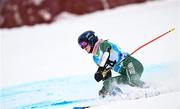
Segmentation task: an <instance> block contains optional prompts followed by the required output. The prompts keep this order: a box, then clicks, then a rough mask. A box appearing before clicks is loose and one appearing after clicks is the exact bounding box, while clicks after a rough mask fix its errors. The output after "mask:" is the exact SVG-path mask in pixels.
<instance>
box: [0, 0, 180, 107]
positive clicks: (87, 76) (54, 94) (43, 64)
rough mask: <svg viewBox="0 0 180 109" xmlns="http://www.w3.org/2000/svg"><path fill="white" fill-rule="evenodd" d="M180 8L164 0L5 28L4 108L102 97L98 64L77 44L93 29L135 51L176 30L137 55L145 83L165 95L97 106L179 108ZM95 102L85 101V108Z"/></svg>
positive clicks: (0, 36) (0, 34) (0, 94)
mask: <svg viewBox="0 0 180 109" xmlns="http://www.w3.org/2000/svg"><path fill="white" fill-rule="evenodd" d="M179 5H180V2H179V1H178V0H164V1H163V0H162V1H151V2H146V3H143V4H134V5H127V6H124V7H119V8H115V9H112V10H106V11H98V12H95V13H91V14H88V15H83V16H75V15H74V16H73V15H69V16H68V14H67V13H64V14H63V15H60V16H58V18H63V19H59V20H58V19H57V20H56V22H54V23H52V24H42V25H37V26H33V27H28V26H24V27H21V28H16V29H10V30H8V29H2V30H0V40H1V43H2V44H0V50H1V56H0V57H1V58H0V62H1V63H0V64H1V67H0V70H1V73H0V75H1V77H0V81H1V84H0V87H1V89H2V90H0V103H2V104H3V106H4V108H5V109H12V108H15V107H28V106H30V107H33V106H36V107H38V106H39V108H41V107H42V108H43V106H47V105H48V104H51V103H52V102H54V104H58V103H59V101H61V100H70V101H71V100H80V101H81V100H83V99H90V98H97V96H98V95H97V92H98V90H99V89H100V88H101V87H102V82H100V83H96V82H95V80H94V78H93V74H94V73H95V71H96V70H97V66H96V65H95V64H94V63H93V61H92V55H89V54H87V53H86V52H85V51H84V50H82V49H81V48H80V47H79V46H78V44H77V37H78V35H79V34H81V33H82V32H84V31H86V30H94V31H96V33H97V34H99V37H100V38H103V39H109V40H110V41H112V42H115V43H117V44H118V45H119V46H120V47H121V48H122V49H123V50H124V51H127V52H129V53H131V52H132V51H133V50H135V49H136V48H137V47H139V46H141V45H142V44H144V43H146V42H148V41H149V40H151V39H153V38H155V37H157V36H158V35H160V34H162V33H164V32H166V31H168V30H169V29H171V28H175V31H173V32H171V33H169V34H167V35H166V36H164V37H162V38H160V39H158V40H157V41H156V42H153V43H151V44H150V45H148V46H146V47H144V48H143V49H141V50H139V51H138V52H137V53H135V54H134V55H133V56H134V57H136V58H137V59H138V60H140V61H141V62H142V63H143V65H144V67H145V71H144V73H143V75H142V80H143V81H145V82H147V83H148V84H150V85H151V86H152V88H153V89H154V90H158V91H160V92H161V94H160V95H158V96H152V97H148V98H144V97H142V98H140V99H134V96H135V95H131V96H130V98H131V100H129V99H125V100H113V101H106V102H108V103H106V104H103V105H102V106H95V107H93V108H97V109H100V108H103V109H109V108H113V109H115V108H124V109H132V108H133V107H136V108H139V109H142V108H143V109H150V108H151V109H157V108H158V109H161V108H164V109H177V108H179V107H178V106H179V100H178V99H179V88H180V79H179V78H180V75H179V71H180V58H179V56H180V44H179V40H180V39H179V37H178V35H179V23H180V22H179V19H178V17H179V7H180V6H179ZM82 66H83V67H82ZM114 75H115V73H114ZM87 86H88V87H87ZM86 92H88V94H87V93H86ZM137 94H139V93H137ZM137 94H136V96H137ZM148 94H149V93H148ZM27 96H28V98H27ZM29 96H30V97H31V98H29ZM139 96H140V97H141V96H142V95H139ZM85 101H86V100H85ZM94 102H96V101H91V103H90V102H87V101H86V102H85V104H88V103H90V104H93V103H94ZM78 103H79V104H78ZM77 104H78V105H80V104H83V103H81V102H77V101H76V103H74V104H73V103H72V104H69V105H68V106H73V105H77ZM164 104H166V105H164ZM68 106H67V107H68ZM44 108H45V107H44ZM47 108H51V109H52V108H61V107H59V106H58V105H56V106H50V107H47ZM64 108H65V107H63V109H64Z"/></svg>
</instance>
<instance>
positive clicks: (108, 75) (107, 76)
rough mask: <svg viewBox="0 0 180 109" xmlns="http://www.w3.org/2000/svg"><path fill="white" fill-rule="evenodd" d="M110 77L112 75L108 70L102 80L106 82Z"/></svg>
mask: <svg viewBox="0 0 180 109" xmlns="http://www.w3.org/2000/svg"><path fill="white" fill-rule="evenodd" d="M111 76H112V73H111V70H109V71H108V72H107V73H106V76H105V77H104V78H103V80H106V79H108V78H109V77H111Z"/></svg>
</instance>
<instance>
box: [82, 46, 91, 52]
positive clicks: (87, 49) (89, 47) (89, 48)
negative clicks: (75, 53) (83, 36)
mask: <svg viewBox="0 0 180 109" xmlns="http://www.w3.org/2000/svg"><path fill="white" fill-rule="evenodd" d="M84 49H85V50H86V51H87V52H88V53H90V51H91V46H89V44H88V45H87V46H86V47H85V48H84Z"/></svg>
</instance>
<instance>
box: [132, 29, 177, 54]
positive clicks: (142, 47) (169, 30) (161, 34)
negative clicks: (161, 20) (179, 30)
mask: <svg viewBox="0 0 180 109" xmlns="http://www.w3.org/2000/svg"><path fill="white" fill-rule="evenodd" d="M174 30H175V28H172V29H170V30H169V31H167V32H165V33H163V34H161V35H159V36H158V37H156V38H154V39H152V40H150V41H149V42H147V43H145V44H143V45H142V46H140V47H139V48H137V49H136V50H134V51H133V52H132V53H131V54H130V55H133V54H134V53H135V52H137V51H138V50H140V49H141V48H143V47H144V46H146V45H148V44H150V43H152V42H154V41H155V40H157V39H159V38H161V37H163V36H165V35H166V34H168V33H170V32H172V31H174Z"/></svg>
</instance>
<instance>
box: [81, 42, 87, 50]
mask: <svg viewBox="0 0 180 109" xmlns="http://www.w3.org/2000/svg"><path fill="white" fill-rule="evenodd" d="M79 45H80V46H81V48H82V49H84V48H86V47H87V45H88V43H87V42H85V41H82V42H80V43H79Z"/></svg>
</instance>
